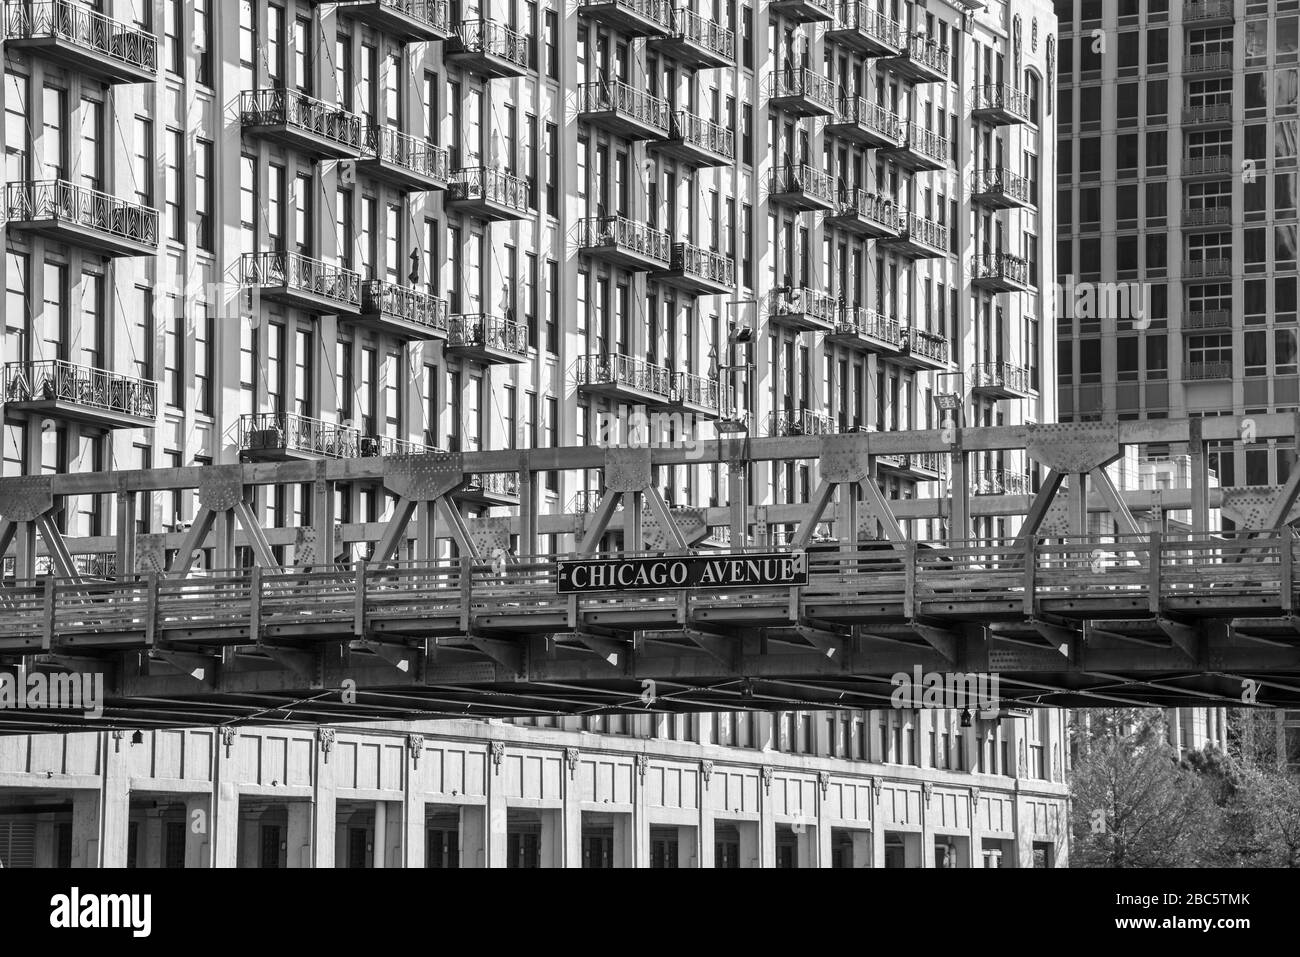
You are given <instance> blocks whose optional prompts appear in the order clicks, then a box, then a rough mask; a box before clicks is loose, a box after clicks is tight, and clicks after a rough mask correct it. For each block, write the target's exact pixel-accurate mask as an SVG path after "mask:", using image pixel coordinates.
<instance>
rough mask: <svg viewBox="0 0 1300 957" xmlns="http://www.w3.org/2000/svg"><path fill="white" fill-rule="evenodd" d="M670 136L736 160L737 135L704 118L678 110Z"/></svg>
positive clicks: (672, 121) (672, 122) (674, 114)
mask: <svg viewBox="0 0 1300 957" xmlns="http://www.w3.org/2000/svg"><path fill="white" fill-rule="evenodd" d="M668 136H669V138H670V139H680V140H681V141H682V142H683V143H686V144H688V145H690V146H695V147H698V148H700V149H705V150H708V151H709V152H711V153H717V154H718V155H719V156H725V157H726V158H727V159H729V160H734V159H735V158H736V135H735V134H734V133H733V132H732V131H731V130H729V129H727V128H726V127H725V126H722V125H721V124H719V123H714V122H713V121H712V120H706V119H705V118H704V117H702V116H696V115H695V114H694V113H688V112H687V111H686V110H677V111H676V112H675V113H673V114H672V116H671V118H670V122H669V128H668Z"/></svg>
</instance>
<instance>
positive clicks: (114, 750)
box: [99, 732, 131, 867]
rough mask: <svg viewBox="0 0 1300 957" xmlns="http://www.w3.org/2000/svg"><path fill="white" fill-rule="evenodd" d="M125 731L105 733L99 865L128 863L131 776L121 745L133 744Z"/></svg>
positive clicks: (111, 865)
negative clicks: (128, 742) (127, 742)
mask: <svg viewBox="0 0 1300 957" xmlns="http://www.w3.org/2000/svg"><path fill="white" fill-rule="evenodd" d="M129 740H130V739H129V738H128V737H127V736H126V735H125V734H124V733H122V732H116V733H114V732H109V733H108V734H106V735H104V764H103V771H102V773H101V774H100V778H99V780H100V785H99V795H100V796H99V866H100V867H126V860H127V848H126V845H127V836H128V834H129V833H130V826H129V824H130V816H131V778H130V776H129V774H128V773H127V767H126V759H127V755H126V754H125V753H123V752H122V751H121V750H120V748H122V747H131V745H129V744H124V742H126V741H129Z"/></svg>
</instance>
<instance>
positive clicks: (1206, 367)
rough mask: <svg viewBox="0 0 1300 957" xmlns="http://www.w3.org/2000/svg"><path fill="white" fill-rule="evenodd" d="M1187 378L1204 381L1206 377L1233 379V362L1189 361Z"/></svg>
mask: <svg viewBox="0 0 1300 957" xmlns="http://www.w3.org/2000/svg"><path fill="white" fill-rule="evenodd" d="M1186 378H1187V379H1190V380H1197V381H1202V380H1205V379H1231V378H1232V363H1231V362H1189V363H1187V375H1186Z"/></svg>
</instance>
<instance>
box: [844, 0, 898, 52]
mask: <svg viewBox="0 0 1300 957" xmlns="http://www.w3.org/2000/svg"><path fill="white" fill-rule="evenodd" d="M833 29H835V30H858V31H860V32H862V33H863V34H865V35H866V36H868V37H871V38H872V39H873V40H875V41H876V42H877V43H879V44H880V45H881V46H885V47H890V48H892V49H894V50H901V49H902V47H903V28H902V27H901V26H899V23H898V21H897V20H891V19H890V18H889V17H887V16H885V15H884V14H883V13H881V12H880V11H878V10H873V9H872V8H871V6H870V4H868V3H866V2H863V0H856V2H852V0H850V2H847V3H845V2H841V3H839V4H838V5H837V6H836V8H835V23H834V26H833Z"/></svg>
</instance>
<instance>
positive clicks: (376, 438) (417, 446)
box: [361, 435, 446, 457]
mask: <svg viewBox="0 0 1300 957" xmlns="http://www.w3.org/2000/svg"><path fill="white" fill-rule="evenodd" d="M445 452H446V449H440V448H438V446H436V445H426V444H425V443H423V442H412V441H411V440H410V439H398V438H393V437H392V436H388V435H367V436H363V437H362V439H361V455H362V456H363V457H366V456H373V455H430V454H443V453H445Z"/></svg>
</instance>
